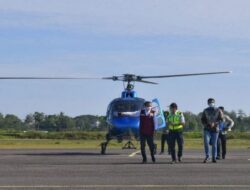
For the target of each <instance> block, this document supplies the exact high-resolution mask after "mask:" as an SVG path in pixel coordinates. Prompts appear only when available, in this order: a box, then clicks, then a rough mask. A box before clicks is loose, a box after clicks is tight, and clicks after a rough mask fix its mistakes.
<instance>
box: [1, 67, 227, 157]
mask: <svg viewBox="0 0 250 190" xmlns="http://www.w3.org/2000/svg"><path fill="white" fill-rule="evenodd" d="M226 73H231V72H230V71H222V72H208V73H190V74H177V75H159V76H138V75H134V74H124V75H122V76H112V77H103V78H89V77H88V78H86V77H0V80H12V79H13V80H58V79H59V80H61V79H62V80H74V79H76V80H78V79H80V80H82V79H104V80H113V81H122V82H123V83H124V91H123V92H122V94H121V97H120V98H116V99H114V100H113V101H111V102H110V104H109V106H108V108H107V114H106V117H107V123H108V125H109V131H108V133H107V135H106V141H105V142H103V143H102V144H101V154H105V153H106V148H107V145H108V143H109V141H110V140H112V139H117V140H118V141H119V142H121V141H122V140H123V139H124V138H125V137H129V141H128V142H127V143H126V144H125V146H124V147H123V148H135V146H134V145H133V143H132V142H131V140H130V137H131V136H132V135H134V136H135V137H136V138H137V139H138V137H139V124H140V118H139V116H137V117H135V116H132V115H131V116H129V115H127V116H124V115H122V114H120V113H122V112H127V113H128V112H131V113H132V112H139V111H140V110H141V109H142V108H143V104H144V102H145V99H143V98H139V97H138V96H137V93H136V92H135V91H134V84H135V82H142V83H147V84H157V83H155V82H151V81H148V80H147V79H153V78H170V77H187V76H198V75H213V74H226ZM145 79H146V80H145ZM152 103H153V109H154V111H155V113H156V121H157V122H156V123H157V126H156V130H158V129H161V128H164V127H165V125H166V122H165V118H164V115H163V111H162V109H161V107H160V103H159V101H158V100H157V99H153V100H152Z"/></svg>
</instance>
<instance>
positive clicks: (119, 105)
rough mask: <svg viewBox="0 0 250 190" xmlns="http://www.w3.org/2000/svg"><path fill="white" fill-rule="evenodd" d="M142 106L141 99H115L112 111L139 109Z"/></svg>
mask: <svg viewBox="0 0 250 190" xmlns="http://www.w3.org/2000/svg"><path fill="white" fill-rule="evenodd" d="M142 106H143V101H133V100H126V101H117V102H114V104H113V109H112V110H113V113H118V112H134V111H139V110H140V109H141V108H142Z"/></svg>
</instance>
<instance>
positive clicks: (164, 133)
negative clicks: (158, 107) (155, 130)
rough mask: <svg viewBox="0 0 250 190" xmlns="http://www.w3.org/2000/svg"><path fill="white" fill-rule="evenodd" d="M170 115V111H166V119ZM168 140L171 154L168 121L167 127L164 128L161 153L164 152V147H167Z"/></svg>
mask: <svg viewBox="0 0 250 190" xmlns="http://www.w3.org/2000/svg"><path fill="white" fill-rule="evenodd" d="M168 115H169V112H168V111H166V112H164V116H165V120H166V121H167V118H168ZM166 141H167V146H168V154H169V155H170V154H171V152H170V139H169V130H168V126H167V122H166V128H164V130H163V131H162V134H161V152H160V154H163V153H164V147H165V143H166Z"/></svg>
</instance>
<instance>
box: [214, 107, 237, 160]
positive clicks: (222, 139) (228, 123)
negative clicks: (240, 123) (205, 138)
mask: <svg viewBox="0 0 250 190" xmlns="http://www.w3.org/2000/svg"><path fill="white" fill-rule="evenodd" d="M219 109H220V110H221V111H222V113H223V115H224V117H223V121H222V122H221V123H220V125H219V129H220V131H219V137H218V140H217V157H216V159H217V160H220V158H221V150H222V159H225V158H226V153H227V131H231V129H232V127H233V126H234V121H233V120H232V119H231V118H230V117H229V116H228V115H226V114H225V112H224V107H223V106H220V107H219Z"/></svg>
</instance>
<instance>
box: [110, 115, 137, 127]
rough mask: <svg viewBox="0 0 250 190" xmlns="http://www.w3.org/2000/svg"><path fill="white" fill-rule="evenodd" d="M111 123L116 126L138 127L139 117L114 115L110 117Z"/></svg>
mask: <svg viewBox="0 0 250 190" xmlns="http://www.w3.org/2000/svg"><path fill="white" fill-rule="evenodd" d="M112 125H113V126H115V127H118V128H126V127H131V128H138V127H139V118H135V117H126V116H125V117H124V116H123V117H116V118H113V119H112Z"/></svg>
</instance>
